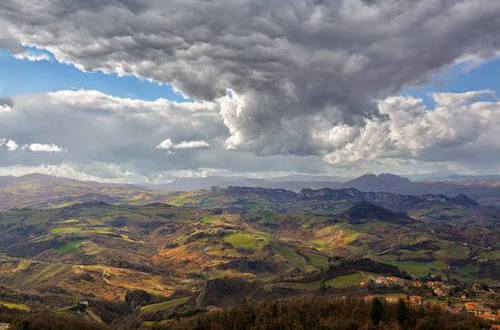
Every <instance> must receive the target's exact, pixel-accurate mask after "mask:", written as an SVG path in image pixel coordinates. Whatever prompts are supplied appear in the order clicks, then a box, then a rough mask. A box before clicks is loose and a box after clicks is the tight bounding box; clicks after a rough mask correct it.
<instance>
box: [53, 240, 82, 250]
mask: <svg viewBox="0 0 500 330" xmlns="http://www.w3.org/2000/svg"><path fill="white" fill-rule="evenodd" d="M83 242H85V241H84V240H76V241H71V242H68V243H66V244H64V245H62V246H60V247H58V248H57V249H56V251H57V253H71V252H78V251H79V250H80V246H81V245H82V244H83Z"/></svg>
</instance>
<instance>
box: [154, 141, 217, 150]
mask: <svg viewBox="0 0 500 330" xmlns="http://www.w3.org/2000/svg"><path fill="white" fill-rule="evenodd" d="M208 147H210V144H208V143H207V142H205V141H203V140H198V141H182V142H180V143H177V144H175V143H173V142H172V140H171V139H165V140H163V141H162V142H161V143H160V144H158V145H157V146H156V149H165V150H168V151H173V150H180V149H203V148H208Z"/></svg>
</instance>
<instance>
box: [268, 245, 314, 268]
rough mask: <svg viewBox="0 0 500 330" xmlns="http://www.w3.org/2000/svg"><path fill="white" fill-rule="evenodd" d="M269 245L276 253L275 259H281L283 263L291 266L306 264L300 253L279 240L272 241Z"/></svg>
mask: <svg viewBox="0 0 500 330" xmlns="http://www.w3.org/2000/svg"><path fill="white" fill-rule="evenodd" d="M271 247H272V249H273V251H274V252H275V253H276V254H277V256H275V259H278V260H279V259H283V260H284V261H285V263H287V264H289V265H291V266H293V267H304V266H305V265H306V264H307V262H306V260H305V259H304V258H303V257H302V256H301V255H299V254H298V253H297V252H295V251H294V250H293V249H291V248H289V247H288V246H286V245H284V244H281V243H280V242H272V243H271Z"/></svg>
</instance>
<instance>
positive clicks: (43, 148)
mask: <svg viewBox="0 0 500 330" xmlns="http://www.w3.org/2000/svg"><path fill="white" fill-rule="evenodd" d="M16 149H17V148H16ZM22 149H23V150H29V151H33V152H62V151H63V149H62V148H61V147H59V146H57V145H55V144H53V143H51V144H43V143H32V144H25V145H24V146H23V147H22Z"/></svg>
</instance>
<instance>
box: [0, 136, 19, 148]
mask: <svg viewBox="0 0 500 330" xmlns="http://www.w3.org/2000/svg"><path fill="white" fill-rule="evenodd" d="M3 146H5V147H7V150H8V151H16V150H17V149H18V148H19V145H18V144H17V143H16V141H14V140H10V139H6V138H1V139H0V147H3Z"/></svg>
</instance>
